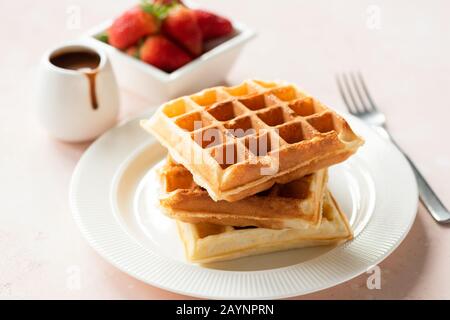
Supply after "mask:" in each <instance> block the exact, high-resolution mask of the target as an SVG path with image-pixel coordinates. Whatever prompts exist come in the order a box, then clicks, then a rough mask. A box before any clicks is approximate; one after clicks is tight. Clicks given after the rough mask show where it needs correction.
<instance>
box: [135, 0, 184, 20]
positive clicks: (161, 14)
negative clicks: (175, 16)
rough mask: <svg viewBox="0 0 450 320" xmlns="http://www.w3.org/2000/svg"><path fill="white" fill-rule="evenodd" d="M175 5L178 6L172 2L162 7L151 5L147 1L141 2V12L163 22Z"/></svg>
mask: <svg viewBox="0 0 450 320" xmlns="http://www.w3.org/2000/svg"><path fill="white" fill-rule="evenodd" d="M177 5H178V4H177V2H176V1H172V2H171V3H170V4H168V5H164V4H157V3H152V2H150V1H149V0H141V8H142V10H144V11H145V12H147V13H149V14H151V15H153V16H154V17H156V18H158V19H159V20H164V19H165V18H166V17H167V15H168V14H169V11H170V10H171V9H172V8H174V7H175V6H177Z"/></svg>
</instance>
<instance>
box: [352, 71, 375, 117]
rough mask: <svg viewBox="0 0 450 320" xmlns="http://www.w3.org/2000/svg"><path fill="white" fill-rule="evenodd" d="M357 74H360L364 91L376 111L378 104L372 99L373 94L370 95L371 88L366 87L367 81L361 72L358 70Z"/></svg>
mask: <svg viewBox="0 0 450 320" xmlns="http://www.w3.org/2000/svg"><path fill="white" fill-rule="evenodd" d="M357 74H358V78H359V82H360V83H361V87H362V90H363V91H364V93H365V95H366V98H367V101H369V104H370V106H371V107H372V110H374V111H375V110H377V106H376V105H375V102H373V100H372V96H371V95H370V93H369V90H368V89H367V87H366V83H365V82H364V78H363V77H362V74H361V72H358V73H357Z"/></svg>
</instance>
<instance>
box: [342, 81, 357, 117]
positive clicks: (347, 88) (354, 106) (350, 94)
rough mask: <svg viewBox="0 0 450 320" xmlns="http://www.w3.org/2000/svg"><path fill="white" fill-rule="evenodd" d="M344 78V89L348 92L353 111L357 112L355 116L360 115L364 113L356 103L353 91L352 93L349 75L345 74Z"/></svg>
mask: <svg viewBox="0 0 450 320" xmlns="http://www.w3.org/2000/svg"><path fill="white" fill-rule="evenodd" d="M342 78H343V79H344V81H343V82H344V87H345V88H346V90H347V94H348V96H349V97H350V100H351V101H352V104H353V109H354V110H355V112H354V113H355V114H359V113H362V111H361V110H360V108H359V107H358V104H357V103H356V99H355V96H354V95H353V91H352V87H351V85H350V82H349V81H348V76H347V74H345V73H344V74H343V76H342Z"/></svg>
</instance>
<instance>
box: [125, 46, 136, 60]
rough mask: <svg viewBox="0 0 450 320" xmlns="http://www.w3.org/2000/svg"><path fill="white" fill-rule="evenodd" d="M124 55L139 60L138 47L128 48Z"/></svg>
mask: <svg viewBox="0 0 450 320" xmlns="http://www.w3.org/2000/svg"><path fill="white" fill-rule="evenodd" d="M125 53H126V54H127V55H129V56H132V57H135V58H139V47H138V46H132V47H129V48H128V49H127V50H125Z"/></svg>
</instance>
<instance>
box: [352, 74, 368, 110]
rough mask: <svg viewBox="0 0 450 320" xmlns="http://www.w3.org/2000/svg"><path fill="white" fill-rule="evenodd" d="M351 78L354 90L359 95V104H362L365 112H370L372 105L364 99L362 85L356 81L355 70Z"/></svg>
mask: <svg viewBox="0 0 450 320" xmlns="http://www.w3.org/2000/svg"><path fill="white" fill-rule="evenodd" d="M350 79H351V81H352V84H353V88H354V91H355V92H356V95H357V96H358V100H359V105H360V106H361V109H362V111H363V112H369V111H370V106H369V105H367V103H366V102H365V100H364V99H363V92H361V89H360V85H358V82H357V81H356V77H355V74H354V73H353V72H351V73H350Z"/></svg>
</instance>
